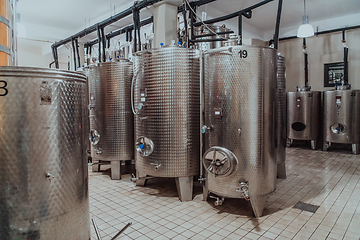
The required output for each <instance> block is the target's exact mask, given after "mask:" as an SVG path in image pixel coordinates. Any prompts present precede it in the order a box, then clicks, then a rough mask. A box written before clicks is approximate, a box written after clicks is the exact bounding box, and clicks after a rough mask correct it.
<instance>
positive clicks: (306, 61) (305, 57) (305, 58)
mask: <svg viewBox="0 0 360 240" xmlns="http://www.w3.org/2000/svg"><path fill="white" fill-rule="evenodd" d="M303 49H304V61H305V68H304V70H305V86H306V87H307V86H309V69H308V54H307V52H306V38H303Z"/></svg>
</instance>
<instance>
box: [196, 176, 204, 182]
mask: <svg viewBox="0 0 360 240" xmlns="http://www.w3.org/2000/svg"><path fill="white" fill-rule="evenodd" d="M205 180H206V178H204V177H202V176H200V178H199V179H198V181H199V182H200V183H202V182H204V181H205Z"/></svg>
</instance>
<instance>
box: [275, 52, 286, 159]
mask: <svg viewBox="0 0 360 240" xmlns="http://www.w3.org/2000/svg"><path fill="white" fill-rule="evenodd" d="M277 58H278V64H277V88H276V98H277V99H276V106H277V109H276V115H277V116H276V160H277V163H281V162H285V153H286V83H285V70H286V67H285V58H284V57H283V56H281V55H278V57H277Z"/></svg>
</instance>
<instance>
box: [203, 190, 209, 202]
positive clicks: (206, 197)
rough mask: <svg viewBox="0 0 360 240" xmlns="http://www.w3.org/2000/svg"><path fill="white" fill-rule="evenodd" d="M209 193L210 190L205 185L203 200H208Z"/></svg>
mask: <svg viewBox="0 0 360 240" xmlns="http://www.w3.org/2000/svg"><path fill="white" fill-rule="evenodd" d="M209 194H210V192H209V191H208V190H207V189H206V187H205V186H203V201H207V199H208V197H209Z"/></svg>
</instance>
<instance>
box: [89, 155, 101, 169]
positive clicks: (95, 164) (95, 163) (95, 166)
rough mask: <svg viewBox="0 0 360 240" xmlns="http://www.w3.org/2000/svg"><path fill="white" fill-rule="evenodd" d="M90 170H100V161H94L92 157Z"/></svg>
mask: <svg viewBox="0 0 360 240" xmlns="http://www.w3.org/2000/svg"><path fill="white" fill-rule="evenodd" d="M91 168H92V171H93V172H100V163H99V161H96V160H95V159H94V158H93V163H92V167H91Z"/></svg>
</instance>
